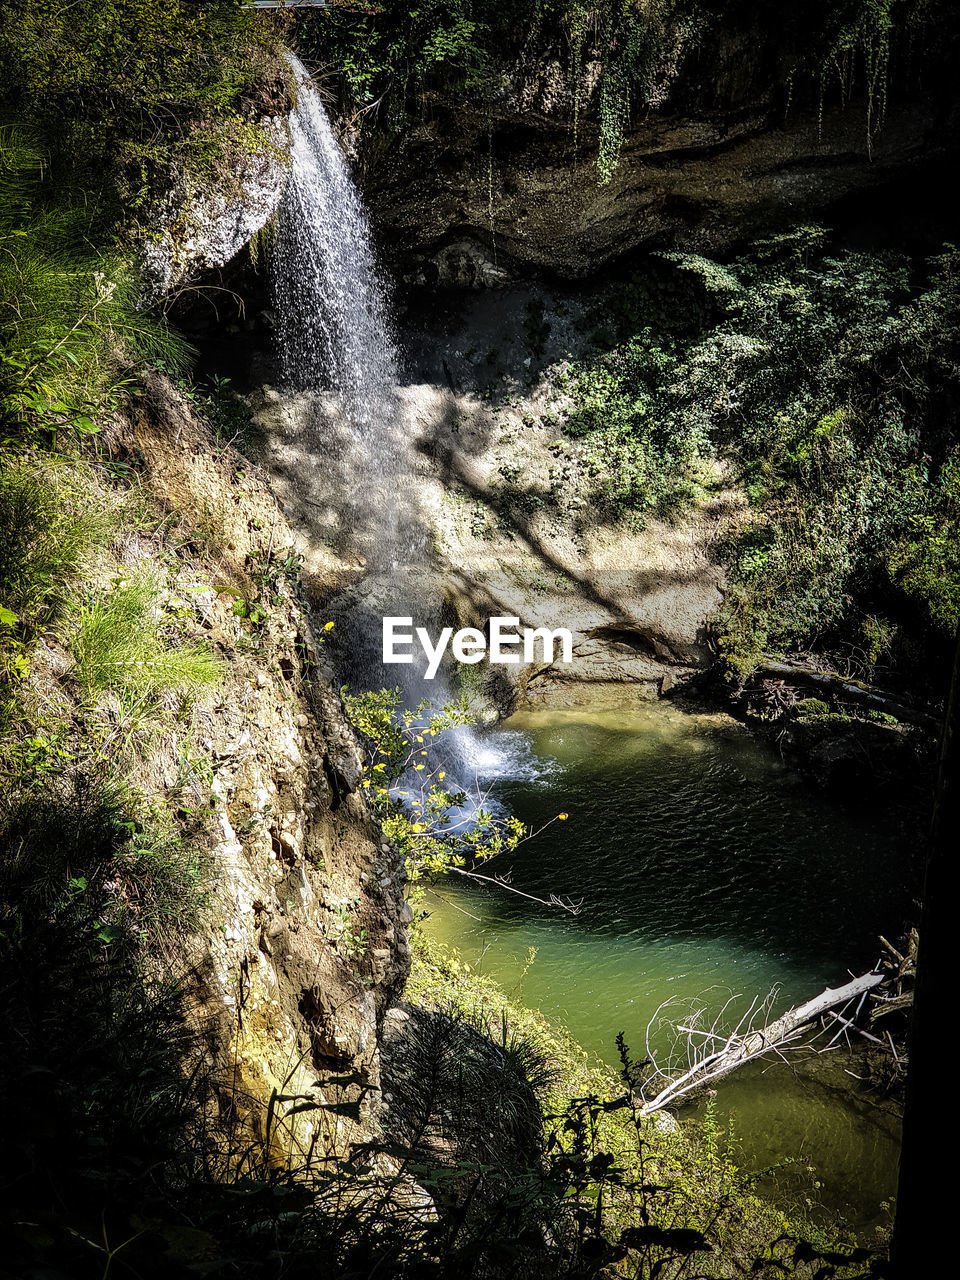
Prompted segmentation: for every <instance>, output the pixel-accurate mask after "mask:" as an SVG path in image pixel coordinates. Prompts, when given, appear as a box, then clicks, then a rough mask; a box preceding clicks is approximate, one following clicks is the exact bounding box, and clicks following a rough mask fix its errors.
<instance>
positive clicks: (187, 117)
mask: <svg viewBox="0 0 960 1280" xmlns="http://www.w3.org/2000/svg"><path fill="white" fill-rule="evenodd" d="M275 25H276V24H275V23H273V22H271V21H270V19H269V18H265V17H264V16H262V15H259V14H256V13H252V12H250V11H247V10H244V8H243V7H242V6H241V5H239V4H236V3H234V2H233V0H212V2H211V3H209V4H204V5H197V4H193V3H190V0H76V2H75V3H73V4H69V5H63V4H61V3H59V2H58V0H8V3H6V4H4V6H3V8H2V10H0V85H2V86H3V89H2V90H0V109H2V108H3V107H6V108H7V110H8V111H9V112H11V113H15V114H16V115H17V116H19V117H20V118H21V119H23V120H29V121H32V122H33V123H34V124H35V126H36V127H37V128H38V129H39V130H40V131H41V132H42V135H43V137H44V140H45V142H46V144H47V145H48V146H49V147H51V148H52V149H53V150H54V151H55V152H56V154H57V156H58V158H59V160H60V163H61V166H62V167H63V168H64V169H71V170H73V171H74V172H75V173H79V174H80V175H82V177H83V180H84V181H85V182H86V183H87V184H88V185H91V186H94V187H101V186H102V185H103V184H104V179H105V178H107V179H108V180H109V179H111V178H112V179H113V181H114V184H116V183H117V182H119V183H120V190H121V194H122V195H123V196H124V198H125V199H127V200H128V201H129V200H130V199H131V197H133V198H137V197H139V195H140V194H141V191H142V187H143V183H144V179H145V177H146V168H147V166H150V165H156V164H158V163H159V164H163V165H166V164H169V163H170V162H171V161H172V160H173V159H174V158H176V159H177V160H178V161H179V162H180V163H182V164H186V165H188V166H194V167H197V166H200V167H203V166H205V165H206V164H209V162H210V159H211V157H212V156H217V155H220V154H222V153H223V152H224V150H225V149H229V146H230V144H231V141H234V142H235V141H241V142H242V141H243V139H242V137H241V135H242V134H243V133H244V131H245V130H246V129H247V128H248V126H249V125H250V124H251V123H252V119H253V117H254V115H255V114H256V113H257V111H258V108H259V109H260V110H262V108H263V107H264V106H266V105H267V103H266V101H264V99H263V94H264V92H267V93H269V91H270V78H271V76H272V77H273V79H274V80H278V79H279V67H280V65H282V64H280V62H279V59H278V57H277V42H276V38H275V36H274V34H273V32H274V30H275ZM280 96H281V99H282V91H281V95H280ZM245 117H248V118H245Z"/></svg>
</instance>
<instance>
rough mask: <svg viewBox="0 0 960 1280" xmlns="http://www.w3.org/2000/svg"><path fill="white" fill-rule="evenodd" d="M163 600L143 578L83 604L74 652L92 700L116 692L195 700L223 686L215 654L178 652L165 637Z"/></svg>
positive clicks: (196, 649)
mask: <svg viewBox="0 0 960 1280" xmlns="http://www.w3.org/2000/svg"><path fill="white" fill-rule="evenodd" d="M158 597H159V588H158V586H157V584H156V582H155V581H154V580H153V579H152V578H150V577H149V576H147V575H139V576H135V577H130V578H127V579H121V580H120V581H118V582H117V583H115V585H114V587H113V589H112V590H111V591H109V592H101V593H98V594H96V595H93V596H91V597H89V598H88V599H87V600H86V601H83V602H81V603H80V604H78V605H77V607H76V610H75V613H76V630H75V634H74V637H73V641H72V646H71V647H72V651H73V657H74V662H75V667H76V678H77V680H78V682H79V683H80V685H81V687H82V688H83V690H84V692H85V693H86V694H87V695H88V696H93V695H95V694H97V693H99V692H101V691H102V690H104V689H115V690H118V691H119V692H120V693H121V695H126V696H127V697H131V696H132V697H133V698H135V699H142V698H144V697H150V696H156V695H157V694H159V693H162V692H164V691H165V690H173V691H176V692H177V693H180V694H183V695H185V696H193V697H195V696H198V695H199V694H201V693H203V692H204V691H205V690H207V689H209V688H211V687H212V686H214V685H216V684H218V683H219V681H220V679H221V670H220V665H219V663H218V662H217V661H216V659H215V658H214V657H213V655H212V654H211V653H210V651H209V649H207V648H205V647H202V646H200V645H192V644H182V645H179V646H178V647H174V646H173V645H172V644H171V642H170V640H169V639H168V638H167V637H166V636H164V634H163V632H162V629H161V626H162V617H161V616H159V610H158V608H157V605H158Z"/></svg>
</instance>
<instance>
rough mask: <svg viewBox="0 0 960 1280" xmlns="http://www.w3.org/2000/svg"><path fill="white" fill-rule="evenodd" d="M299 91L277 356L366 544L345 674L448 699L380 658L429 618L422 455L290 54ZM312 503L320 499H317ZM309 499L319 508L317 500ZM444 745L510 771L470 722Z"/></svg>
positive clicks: (315, 458) (349, 534) (330, 149)
mask: <svg viewBox="0 0 960 1280" xmlns="http://www.w3.org/2000/svg"><path fill="white" fill-rule="evenodd" d="M287 56H288V58H289V61H290V65H291V67H292V68H293V71H294V73H295V75H296V79H297V85H298V98H297V106H296V110H295V111H294V112H293V114H292V116H291V119H290V128H291V142H292V146H291V167H290V178H289V181H288V185H287V191H286V194H285V196H284V199H283V202H282V204H281V207H280V213H279V226H278V228H277V235H276V238H275V246H274V249H273V255H272V264H271V265H272V272H271V276H272V290H273V302H274V308H275V312H276V317H277V339H278V361H279V370H280V376H281V379H282V382H283V385H284V389H285V390H286V391H287V392H288V393H291V394H293V395H296V396H299V397H300V398H301V399H302V400H303V401H304V404H305V413H304V415H303V418H302V421H303V429H304V430H305V431H306V432H307V433H308V434H309V436H310V439H309V440H308V444H309V449H308V451H307V452H308V453H309V455H310V457H311V461H312V465H313V467H314V468H315V469H316V478H315V482H314V483H313V484H311V483H309V481H308V482H307V483H306V485H302V487H306V488H308V489H309V490H310V491H311V492H312V493H313V494H314V496H315V497H317V498H319V497H322V498H323V499H324V503H325V504H330V505H331V506H335V507H336V508H337V513H338V518H339V522H340V532H341V536H342V538H343V539H348V540H349V544H350V545H351V546H352V547H353V548H354V549H356V550H359V551H360V552H362V556H363V560H364V562H365V565H366V574H365V577H364V579H363V582H362V583H361V584H359V585H358V586H356V587H354V588H351V589H349V590H347V591H345V592H344V593H343V594H342V595H341V597H340V598H339V600H338V602H336V603H335V605H334V606H333V608H332V610H331V613H332V614H333V616H334V617H335V618H336V623H337V625H336V632H335V635H336V637H337V650H338V658H339V665H340V667H341V673H342V674H343V675H344V676H345V677H346V678H347V679H348V680H349V681H350V682H351V684H354V685H366V686H367V687H380V686H382V685H384V684H391V685H395V684H398V683H399V684H401V685H402V686H403V688H404V693H405V699H406V701H407V703H408V705H414V706H415V705H417V704H418V703H419V702H420V700H421V699H422V698H424V697H427V698H429V700H430V701H431V702H433V703H434V704H442V703H443V702H444V701H446V700H447V699H448V697H449V692H448V690H447V689H446V688H444V687H443V686H442V684H441V681H440V680H439V679H437V680H433V681H430V682H427V681H425V680H424V678H423V672H422V670H418V669H417V667H416V666H415V665H409V666H406V665H405V666H396V667H390V668H384V667H383V665H382V663H381V652H380V649H381V619H382V617H383V616H384V614H394V615H398V616H411V617H413V618H414V619H416V620H417V623H418V624H419V625H426V626H428V627H430V628H431V630H432V629H433V627H432V624H433V623H435V621H436V614H437V607H436V592H435V591H434V592H431V589H430V582H429V576H430V575H429V570H428V563H427V561H428V550H427V548H428V539H427V536H426V530H425V528H424V526H423V524H422V522H421V521H420V519H419V516H418V514H417V511H416V509H415V505H414V495H415V492H416V484H415V476H414V466H413V458H412V454H411V449H410V444H409V441H408V439H407V436H406V433H405V430H404V421H403V416H402V414H401V408H400V402H399V397H398V395H397V368H398V357H397V351H396V345H395V342H394V338H393V333H392V327H391V323H390V318H389V314H388V308H387V303H386V291H385V288H384V284H383V281H382V279H381V276H380V273H379V271H378V268H377V264H376V261H375V259H374V255H373V252H372V249H371V234H370V225H369V222H368V219H367V215H366V212H365V210H364V208H363V203H362V201H361V199H360V195H359V192H358V191H357V189H356V187H355V186H354V183H353V179H352V177H351V174H350V170H349V167H348V165H347V162H346V160H345V158H344V156H343V153H342V152H341V150H340V147H339V145H338V143H337V140H336V137H335V136H334V133H333V130H332V128H331V126H330V122H329V120H328V119H327V114H326V112H325V110H324V107H323V103H322V101H321V99H320V95H319V93H318V92H317V90H316V87H315V86H314V84H313V83H312V81H311V80H310V77H309V75H308V73H307V71H306V69H305V68H304V66H303V64H302V63H301V62H300V61H299V60H298V59H297V58H296V57H295V56H294V55H293V54H288V55H287ZM310 500H311V501H312V500H313V499H312V498H311V499H310ZM314 505H322V504H321V503H319V502H314ZM446 736H447V737H448V738H450V739H452V741H450V742H449V744H448V747H447V750H448V751H452V752H453V753H454V755H455V757H456V759H455V760H449V759H448V760H447V761H445V763H446V764H447V765H448V767H449V765H450V764H454V765H455V766H459V767H457V768H456V772H457V774H458V775H459V777H460V780H461V782H462V783H464V784H465V785H467V784H468V781H469V780H470V779H472V778H473V777H475V776H477V775H478V774H481V773H486V774H488V775H496V774H498V773H500V772H502V769H503V760H502V757H501V753H499V752H498V751H497V749H496V748H495V747H494V746H493V745H492V744H489V743H487V744H484V743H481V742H480V741H479V740H478V739H477V738H476V736H475V735H474V734H473V733H472V731H471V730H469V729H458V730H456V731H454V732H453V733H452V734H450V735H446Z"/></svg>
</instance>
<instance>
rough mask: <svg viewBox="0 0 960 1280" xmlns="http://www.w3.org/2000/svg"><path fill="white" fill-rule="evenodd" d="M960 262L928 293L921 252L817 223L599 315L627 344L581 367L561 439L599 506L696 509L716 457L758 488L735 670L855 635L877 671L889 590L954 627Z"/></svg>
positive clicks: (654, 280) (741, 542)
mask: <svg viewBox="0 0 960 1280" xmlns="http://www.w3.org/2000/svg"><path fill="white" fill-rule="evenodd" d="M665 267H667V268H669V269H670V270H672V271H673V273H674V279H673V283H672V284H668V283H667V282H665V281H664V279H663V275H662V273H663V271H664V268H665ZM958 267H960V262H958V258H957V254H956V251H954V250H953V249H949V248H948V249H947V251H946V252H945V253H944V254H943V255H941V256H940V257H938V258H936V259H933V260H932V261H931V262H930V263H929V264H928V265H927V273H926V279H925V281H924V283H922V285H920V286H919V287H917V286H916V284H915V283H914V275H913V274H912V266H911V264H910V262H909V261H908V260H907V259H906V258H903V257H900V256H897V255H892V254H874V253H862V252H856V251H852V250H833V249H832V248H831V245H830V242H829V237H828V235H827V233H826V232H825V231H824V230H823V229H821V228H816V227H801V228H798V229H795V230H794V231H792V232H789V233H785V234H782V235H777V236H774V237H770V238H767V239H765V240H761V241H758V242H756V243H755V244H754V245H753V246H751V247H750V249H749V250H748V251H746V252H745V253H743V254H742V255H740V256H739V257H737V258H736V259H735V260H734V261H732V262H730V263H728V264H726V265H721V264H718V263H715V262H712V261H710V260H709V259H706V258H703V257H700V256H697V255H691V254H679V253H669V254H662V255H657V256H656V258H655V267H654V269H653V271H651V272H650V273H648V274H647V276H646V277H641V278H640V279H639V280H638V281H636V282H634V284H633V285H632V286H631V288H630V290H629V291H627V290H625V289H624V288H623V287H621V288H620V289H619V290H616V291H615V295H616V296H615V298H614V302H615V304H616V306H615V310H614V314H613V315H612V316H606V315H603V314H602V313H600V312H599V311H598V313H597V314H596V315H595V316H594V317H593V321H594V322H595V323H596V324H597V325H598V326H599V329H598V334H599V336H600V337H601V339H605V338H606V339H607V340H608V339H609V337H610V336H613V337H614V338H615V340H616V345H615V346H614V348H613V350H611V351H606V352H603V353H601V354H599V355H598V356H597V357H596V358H595V359H594V360H593V361H592V362H588V363H586V364H585V365H583V366H581V367H580V368H579V369H578V370H576V371H575V372H574V376H573V378H572V381H571V394H572V397H573V408H572V410H571V411H570V413H569V415H568V417H567V419H566V422H565V430H566V431H567V433H568V434H570V435H573V436H576V437H578V438H582V439H583V441H584V442H585V445H581V446H580V448H581V449H583V451H584V457H585V460H586V464H587V470H588V474H589V473H590V459H591V457H594V456H595V457H596V459H597V463H596V467H595V468H594V470H595V473H596V476H597V481H598V497H599V498H600V499H601V500H605V501H607V502H608V503H610V502H613V503H618V504H620V505H621V506H622V507H623V508H625V509H627V510H629V508H630V507H633V508H634V510H635V511H637V512H638V513H639V515H640V516H641V517H642V515H643V512H644V511H645V510H647V509H654V510H657V509H660V510H662V509H663V508H664V506H666V507H667V508H668V509H669V506H670V504H671V503H674V504H676V503H678V502H681V501H688V500H690V499H691V498H695V497H696V493H697V478H698V469H699V468H700V467H703V466H704V465H705V464H706V463H709V462H711V461H712V460H714V459H720V460H723V461H725V462H726V463H727V464H732V467H733V469H734V470H735V472H736V473H738V474H739V475H740V476H741V477H742V479H743V483H744V486H745V488H746V491H747V494H748V496H749V498H750V501H751V503H752V505H753V507H754V516H753V519H752V520H751V522H750V523H749V524H748V525H747V527H746V528H744V529H742V530H741V531H740V532H739V533H738V534H737V535H736V536H735V537H733V538H732V539H731V540H730V541H729V542H728V544H727V546H726V548H725V552H724V554H725V557H726V560H727V564H728V567H729V570H730V578H731V584H730V591H729V592H728V599H727V607H726V614H725V620H724V625H725V636H724V639H723V644H724V648H725V652H726V655H727V658H728V660H729V661H730V663H731V664H732V665H733V666H735V667H736V668H737V669H739V670H741V671H744V672H747V671H749V670H750V669H751V668H752V666H753V665H754V664H755V663H756V661H757V658H758V655H759V654H760V653H762V652H763V651H764V649H766V648H780V649H782V648H786V647H789V646H791V645H796V644H808V645H809V644H817V643H820V644H823V643H831V642H832V641H833V640H834V639H835V638H836V637H837V635H838V634H839V632H840V631H842V630H844V628H846V629H847V630H851V629H852V630H851V634H854V635H855V636H856V638H857V640H856V643H857V646H858V647H860V648H862V647H863V640H864V637H865V636H866V632H865V631H864V628H866V629H867V630H870V629H871V628H872V629H873V632H875V633H876V635H875V636H874V638H873V639H871V638H870V636H866V640H867V648H868V649H869V650H870V651H871V653H872V654H873V660H874V661H876V659H877V657H878V656H879V654H880V653H881V652H882V651H883V650H885V649H886V648H889V644H890V629H889V626H888V624H886V623H884V622H883V621H882V620H881V619H878V618H877V617H876V616H875V615H876V609H875V608H874V607H873V605H871V606H870V607H869V608H867V603H868V602H869V601H870V600H871V598H872V597H875V596H878V595H879V596H880V597H882V596H883V595H884V593H886V595H887V597H889V601H888V608H889V607H896V605H897V600H899V601H900V604H901V606H902V604H903V599H904V594H905V593H906V594H907V595H910V596H913V597H917V596H921V597H922V598H923V599H924V600H925V601H926V602H928V603H927V605H926V608H927V613H928V619H929V622H930V623H931V624H932V625H933V626H934V627H940V628H941V629H942V630H943V631H947V630H948V628H949V627H950V626H951V622H952V619H953V618H954V617H955V609H956V603H955V601H956V598H957V594H958V591H960V574H958V561H957V557H956V546H957V545H958V537H960V509H958V506H957V500H956V485H957V478H956V477H957V468H956V464H955V452H954V450H955V440H956V437H955V434H954V433H952V432H951V429H950V426H949V424H950V421H951V418H952V415H953V413H954V412H955V408H956V405H957V403H958V401H960V379H958V377H957V363H956V356H957V352H958V350H960V288H958ZM684 287H685V288H686V290H687V296H688V297H689V299H690V306H689V307H688V308H687V315H686V317H685V318H680V316H679V315H678V312H680V313H682V311H683V308H682V307H680V308H678V305H677V301H678V298H679V297H682V291H683V289H684ZM691 316H692V317H694V323H693V325H692V326H691ZM604 330H605V331H606V332H604ZM625 334H626V335H628V336H623V335H625ZM857 600H861V601H863V602H864V603H863V605H862V606H857V605H856V604H855V601H857ZM878 637H881V638H880V639H878Z"/></svg>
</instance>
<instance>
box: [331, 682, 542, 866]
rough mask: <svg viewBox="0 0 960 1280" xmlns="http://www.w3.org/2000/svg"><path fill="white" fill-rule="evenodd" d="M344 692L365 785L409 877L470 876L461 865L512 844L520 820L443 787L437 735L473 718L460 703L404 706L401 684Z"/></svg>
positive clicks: (443, 771) (522, 830) (515, 841)
mask: <svg viewBox="0 0 960 1280" xmlns="http://www.w3.org/2000/svg"><path fill="white" fill-rule="evenodd" d="M342 693H343V699H344V705H345V706H346V709H347V714H348V715H349V717H350V719H351V720H352V722H353V723H354V724H355V725H356V727H357V728H358V729H359V730H360V731H361V733H363V734H364V735H365V737H366V738H367V739H368V742H369V755H368V766H367V771H366V777H365V778H364V782H363V789H364V791H365V792H366V793H367V796H368V798H369V800H370V801H371V802H372V804H373V806H374V808H375V810H376V811H377V813H378V816H379V818H380V824H381V827H382V828H383V832H384V834H385V835H386V836H387V837H388V838H389V839H390V840H391V841H392V842H393V844H394V845H395V846H396V848H397V850H398V851H399V852H400V854H401V856H402V857H403V859H404V863H405V865H406V870H407V875H408V877H409V878H410V879H411V880H412V881H417V880H420V879H423V878H427V877H431V876H438V875H442V874H443V873H444V872H457V873H459V874H461V875H463V874H469V872H466V871H464V866H465V864H468V863H469V864H472V863H474V862H476V861H481V860H485V859H488V858H492V857H494V856H495V855H496V854H498V853H502V852H509V851H510V850H511V849H515V848H516V846H517V844H518V843H519V842H520V840H521V839H522V838H523V837H524V836H525V835H526V834H527V833H526V829H525V828H524V826H523V824H522V823H521V822H519V821H518V820H517V819H516V818H510V817H503V816H500V815H497V814H494V813H493V812H492V811H491V810H488V809H484V808H483V798H482V797H480V796H476V797H473V801H474V802H473V803H472V802H471V800H470V799H468V797H467V795H466V793H465V792H464V791H461V790H459V789H457V790H451V789H450V784H447V785H444V784H445V782H446V778H447V770H446V769H445V768H444V765H443V759H442V757H441V756H439V755H438V753H437V751H436V746H437V739H438V738H439V737H440V735H442V734H443V733H444V732H446V731H447V730H449V729H453V728H456V726H458V725H466V724H471V723H472V722H473V717H472V716H471V715H470V713H469V711H468V710H467V707H466V703H465V701H463V700H462V701H460V702H459V703H448V704H447V705H446V706H445V707H443V708H441V709H440V710H437V709H436V708H435V707H432V706H431V705H430V703H429V702H428V701H426V700H424V701H423V702H421V703H420V705H419V706H418V707H416V708H411V707H404V705H403V691H402V690H401V689H378V690H375V691H372V692H369V693H359V694H354V693H350V692H348V690H347V689H346V688H344V689H343V690H342Z"/></svg>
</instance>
